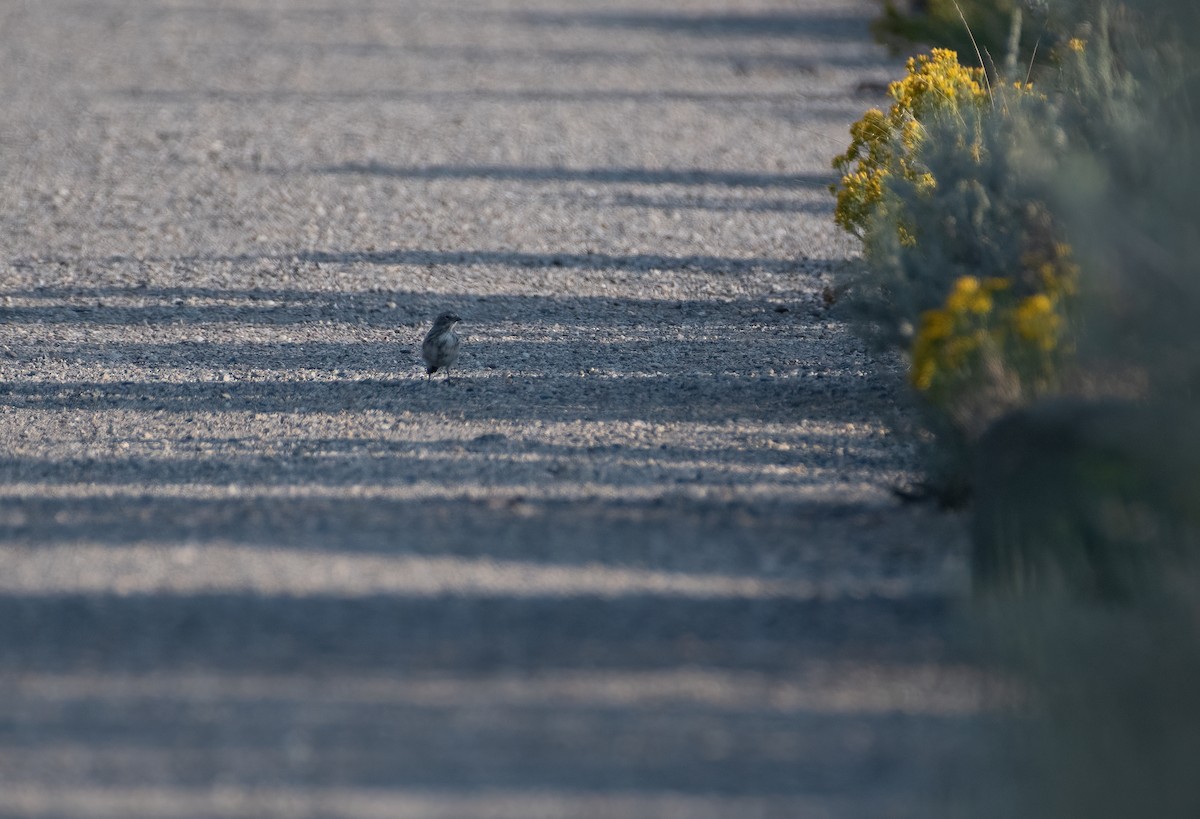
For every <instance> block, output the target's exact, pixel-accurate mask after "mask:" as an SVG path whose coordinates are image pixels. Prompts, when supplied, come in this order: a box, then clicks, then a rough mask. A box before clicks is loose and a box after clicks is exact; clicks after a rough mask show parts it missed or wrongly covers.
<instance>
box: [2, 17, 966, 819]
mask: <svg viewBox="0 0 1200 819" xmlns="http://www.w3.org/2000/svg"><path fill="white" fill-rule="evenodd" d="M875 11H876V6H875V4H874V3H873V2H868V0H786V1H785V0H745V2H725V3H718V2H713V1H712V0H696V1H695V2H687V3H670V2H665V0H654V1H653V2H640V3H637V4H620V3H617V2H601V1H600V0H594V1H590V2H582V0H579V1H577V2H572V1H571V0H520V1H519V2H517V1H516V0H514V2H502V1H500V0H497V2H484V1H483V0H478V2H467V0H450V2H440V1H438V0H425V2H421V0H404V1H401V0H397V2H384V0H339V2H333V1H332V0H316V1H315V2H314V0H225V1H224V2H217V1H216V0H212V1H211V2H203V1H201V2H197V1H196V0H189V2H182V1H181V0H178V1H177V0H92V1H91V2H79V1H78V0H39V2H23V3H22V2H11V3H6V4H4V5H3V6H2V7H0V42H2V43H3V49H0V77H3V82H2V83H0V160H2V161H0V237H2V238H0V241H2V247H3V255H2V258H0V265H2V266H0V291H2V292H0V442H2V444H3V453H2V455H0V793H3V797H0V816H56V817H57V816H62V817H83V816H114V817H117V816H119V817H141V816H220V817H266V816H280V817H306V816H312V817H389V818H393V817H410V816H411V817H520V818H521V819H529V818H530V817H542V816H545V817H676V816H678V817H688V818H689V819H692V818H694V817H699V818H701V819H703V817H739V819H740V817H775V816H780V817H797V816H806V817H808V816H812V817H822V816H829V817H860V816H861V817H890V816H914V817H917V816H921V817H923V816H927V815H929V813H928V809H929V804H928V801H927V800H928V799H929V795H930V794H931V793H938V792H940V791H943V790H945V789H946V787H947V783H948V782H951V781H952V780H953V779H954V777H955V773H954V772H955V771H956V770H957V767H956V766H958V765H959V764H960V763H961V761H962V758H963V747H964V741H965V738H966V737H967V736H968V735H969V734H970V733H971V730H972V726H973V725H974V724H975V722H976V721H977V719H978V717H977V715H976V712H977V711H978V698H977V696H976V694H975V685H974V683H973V682H972V678H971V675H970V673H969V672H967V671H966V670H964V667H963V666H962V664H961V663H960V662H959V661H958V660H957V659H956V656H957V653H956V652H955V651H954V650H953V649H952V648H950V647H949V642H948V623H949V621H950V611H951V608H952V604H953V600H954V599H955V597H956V596H957V595H959V593H960V591H961V589H962V588H963V580H962V577H963V571H962V561H961V538H960V534H959V527H958V523H957V522H956V521H955V520H953V519H951V518H946V517H944V516H940V515H938V514H937V513H934V512H932V511H930V510H927V509H923V508H916V507H908V506H903V505H900V504H899V503H898V502H897V501H895V499H894V498H893V496H892V494H891V492H890V487H891V486H893V485H895V484H897V483H902V482H904V481H907V480H911V478H912V474H911V470H912V468H913V461H912V452H911V450H910V449H909V447H907V446H906V445H905V443H904V441H903V440H901V439H898V438H897V437H895V436H893V435H892V434H891V433H890V431H889V427H890V425H891V424H892V421H893V420H894V419H895V417H896V414H897V413H898V412H900V411H901V410H900V409H899V408H898V406H897V399H896V396H897V395H898V393H899V390H900V386H901V379H902V373H901V372H900V371H899V369H898V368H897V366H896V365H895V363H894V362H890V361H881V360H879V359H878V358H875V357H872V356H871V355H869V354H868V353H867V352H866V351H865V350H864V349H863V347H862V346H861V345H860V344H859V342H857V341H856V340H855V339H854V338H853V337H852V336H851V335H850V334H849V333H848V331H847V328H846V327H845V325H844V324H843V323H841V321H840V320H839V319H838V317H837V315H836V311H834V312H831V311H830V310H829V308H828V304H827V303H826V302H827V299H826V294H827V292H828V290H827V288H828V287H829V285H830V284H831V272H832V271H833V270H834V269H835V268H836V267H837V266H838V265H839V264H842V263H844V261H845V260H846V259H847V258H848V257H849V256H850V255H852V254H853V253H854V251H855V247H854V245H853V243H852V242H850V241H849V240H848V239H847V238H846V237H844V236H843V235H841V234H840V233H839V231H838V230H837V229H836V228H835V227H834V225H833V223H832V205H831V198H830V196H829V194H828V191H827V190H826V185H827V184H828V183H829V182H830V181H832V180H831V171H830V169H829V161H830V157H831V156H833V155H834V154H835V153H837V152H838V151H840V150H841V149H843V148H844V146H845V143H846V141H847V139H848V137H847V127H848V125H849V123H850V122H852V121H853V120H854V119H856V118H857V117H858V116H859V115H861V113H862V111H863V110H865V109H866V108H867V107H869V106H871V105H878V104H880V103H881V99H880V98H879V88H880V86H881V84H882V83H884V82H885V81H886V80H888V79H890V78H892V77H894V76H896V75H897V73H898V64H897V63H896V62H895V61H894V60H890V59H888V58H887V57H886V55H885V54H883V52H882V51H881V50H880V49H879V47H878V46H876V45H874V44H872V42H871V40H870V37H869V34H868V30H867V25H868V21H869V19H870V17H871V16H872V15H873V14H874V13H875ZM443 309H452V310H454V311H455V312H457V313H458V314H459V315H460V316H462V317H463V323H462V325H460V328H459V329H460V332H461V333H462V334H463V336H464V342H463V346H462V355H461V357H460V359H459V362H458V364H457V365H456V367H455V370H454V372H453V378H452V379H451V380H449V381H446V380H444V379H442V378H441V377H440V375H439V376H436V377H435V378H433V379H427V378H426V377H425V375H424V372H423V369H422V368H421V366H420V363H419V352H420V351H419V347H420V340H421V337H422V335H423V334H424V331H425V330H426V329H427V328H428V326H429V323H430V321H431V320H432V318H433V316H434V315H435V314H436V313H438V312H439V311H441V310H443Z"/></svg>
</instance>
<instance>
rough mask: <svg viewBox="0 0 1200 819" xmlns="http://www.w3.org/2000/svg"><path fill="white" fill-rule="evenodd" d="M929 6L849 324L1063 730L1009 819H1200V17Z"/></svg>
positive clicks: (1065, 2)
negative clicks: (887, 360)
mask: <svg viewBox="0 0 1200 819" xmlns="http://www.w3.org/2000/svg"><path fill="white" fill-rule="evenodd" d="M951 10H952V11H953V14H951ZM925 12H926V13H925V14H923V15H918V16H916V17H909V16H905V15H903V14H901V12H899V11H898V10H897V9H896V8H895V7H893V6H891V5H890V4H889V5H888V6H887V11H886V13H885V16H884V20H883V22H882V23H881V26H882V27H884V28H886V29H887V30H888V31H890V32H892V33H893V34H894V35H895V34H904V35H906V36H910V37H918V38H919V39H920V40H922V41H923V42H924V43H926V44H928V45H929V46H931V47H932V48H931V50H929V51H928V52H927V53H923V54H921V55H919V56H916V57H914V58H912V59H910V60H909V62H908V65H907V72H906V75H905V76H904V77H902V78H899V79H897V81H896V82H895V83H893V84H892V86H891V88H890V96H891V105H890V107H889V108H888V110H886V111H884V110H873V111H868V112H866V113H865V114H864V116H863V118H862V119H861V120H860V121H859V122H858V123H856V124H855V125H854V127H853V128H852V130H851V139H850V143H849V146H848V148H847V150H846V152H845V153H843V154H841V155H840V156H838V157H836V158H835V159H834V167H835V168H836V169H837V171H838V172H839V173H840V174H841V180H840V182H839V183H838V184H836V185H835V186H834V190H833V193H834V194H835V195H836V197H837V216H836V218H837V222H838V224H839V225H840V226H841V227H843V228H844V229H845V230H847V231H848V232H850V233H852V234H853V235H855V236H857V237H859V238H860V239H861V240H862V246H863V256H862V259H861V263H859V264H857V265H856V266H855V268H854V269H853V270H852V272H851V273H850V274H849V278H848V280H847V281H846V282H843V286H844V288H845V292H846V293H847V296H846V298H845V300H844V302H843V303H844V305H845V310H846V311H847V314H848V315H849V316H850V317H851V319H852V320H853V321H854V322H855V324H856V326H857V327H858V328H859V330H860V332H861V333H862V334H863V335H864V336H865V337H866V338H868V339H870V340H871V341H872V342H873V343H874V344H876V345H877V346H879V347H880V348H883V349H889V350H895V351H898V352H899V353H900V354H902V355H903V356H904V357H905V358H906V360H907V362H908V367H909V379H908V380H909V388H910V394H911V396H912V400H913V402H914V404H915V405H916V407H917V408H918V412H917V413H916V416H917V417H918V418H919V419H920V421H919V424H917V425H916V426H915V427H914V428H913V429H911V430H908V433H909V434H911V435H912V436H913V438H914V440H916V441H917V442H918V443H919V445H920V448H921V451H922V452H923V453H924V460H923V465H924V469H925V483H924V485H923V486H922V487H921V489H922V491H923V493H924V494H925V495H927V496H928V497H930V498H932V499H936V500H937V501H939V502H941V503H942V504H943V505H946V506H955V507H965V508H966V509H967V510H968V514H969V516H970V519H971V521H972V523H971V528H972V548H973V553H972V575H973V581H974V587H975V593H976V597H977V599H978V601H979V610H980V611H983V612H985V614H986V620H987V622H988V623H989V624H990V628H991V632H990V634H991V639H990V640H988V641H986V642H987V645H988V646H989V647H990V648H991V649H995V654H996V656H997V657H1000V658H1003V661H1004V663H1005V666H1004V667H1005V669H1006V670H1008V671H1009V672H1011V673H1014V674H1016V675H1017V677H1018V678H1020V679H1022V680H1023V681H1024V682H1025V683H1027V685H1026V686H1025V688H1026V690H1027V692H1028V697H1027V698H1025V700H1024V701H1025V705H1026V706H1027V707H1028V708H1029V709H1031V711H1032V712H1034V713H1037V714H1039V715H1040V716H1041V717H1042V718H1041V719H1039V720H1037V721H1036V724H1037V725H1038V726H1039V730H1038V731H1036V732H1024V734H1023V736H1024V742H1025V747H1024V748H1023V749H1022V751H1021V752H1020V753H1019V754H1018V753H1014V757H1016V756H1020V757H1021V758H1022V759H1024V760H1025V763H1024V764H1025V765H1026V766H1027V768H1028V769H1027V770H1025V771H1024V773H1023V774H1022V776H1021V778H1022V780H1023V781H1026V782H1028V783H1029V784H1028V787H1026V788H1022V789H1020V791H1021V792H1020V793H1015V794H1014V793H1009V794H1008V795H1007V796H1006V800H1007V803H1006V807H1005V808H1004V809H1003V810H1001V813H1000V814H998V815H1021V816H1031V817H1039V816H1046V817H1051V816H1053V817H1085V816H1086V817H1090V818H1091V819H1096V818H1097V817H1109V816H1111V817H1117V816H1131V815H1153V816H1156V817H1176V816H1178V817H1184V816H1197V815H1200V787H1197V786H1196V785H1195V784H1194V783H1193V781H1192V776H1191V773H1192V772H1191V770H1190V765H1189V762H1190V761H1192V760H1195V759H1197V758H1200V740H1198V739H1197V738H1196V737H1197V732H1196V731H1195V730H1194V729H1195V726H1196V724H1197V718H1198V717H1200V585H1198V580H1200V571H1198V568H1197V565H1198V563H1200V561H1198V560H1197V557H1198V556H1200V424H1198V423H1197V420H1198V419H1200V321H1197V319H1196V316H1197V315H1200V269H1198V266H1200V229H1198V223H1197V221H1196V217H1195V213H1196V207H1195V203H1194V200H1195V198H1196V193H1195V191H1196V190H1197V189H1198V188H1200V141H1198V137H1200V69H1197V68H1196V66H1197V65H1200V48H1198V47H1197V45H1196V41H1195V32H1196V31H1200V26H1198V25H1197V24H1200V7H1197V5H1196V4H1194V3H1192V2H1189V0H1168V1H1167V2H1150V0H1128V2H1114V1H1112V0H1061V2H1057V3H1054V4H1052V5H1051V7H1050V9H1049V11H1045V10H1043V11H1039V10H1038V9H1037V8H1034V7H1030V6H1022V5H1018V4H1017V3H1015V2H1008V1H1007V0H994V2H986V1H985V0H975V1H974V2H970V3H966V2H963V0H959V2H958V3H957V4H955V3H953V2H951V3H947V4H943V3H938V2H934V0H929V2H928V3H927V4H925ZM1005 19H1007V21H1008V25H1007V29H1006V28H1005V26H1004V25H1002V22H1003V21H1004V20H1005ZM955 21H957V26H954V25H952V23H953V22H955ZM964 22H965V23H967V25H964ZM968 25H969V26H970V30H969V31H968ZM964 36H965V37H966V40H967V42H968V43H969V46H967V48H968V49H969V50H964V48H963V41H962V38H963V37H964ZM1031 38H1032V41H1031ZM1034 734H1036V736H1037V742H1036V743H1033V742H1030V741H1029V740H1030V737H1032V736H1033V735H1034ZM1014 802H1019V803H1021V804H1020V805H1019V806H1017V805H1014V804H1013V803H1014ZM998 810H1000V809H999V808H998ZM1004 811H1009V812H1007V813H1006V812H1004Z"/></svg>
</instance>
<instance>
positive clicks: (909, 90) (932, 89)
mask: <svg viewBox="0 0 1200 819" xmlns="http://www.w3.org/2000/svg"><path fill="white" fill-rule="evenodd" d="M907 72H908V74H907V76H906V77H904V79H901V80H897V81H896V82H893V83H892V84H891V85H890V86H889V87H888V94H889V95H890V96H891V97H892V99H893V100H894V102H893V103H892V106H891V107H890V108H889V109H888V111H887V113H886V114H885V113H884V112H883V111H880V110H879V109H878V108H872V109H871V110H870V111H867V113H866V114H864V115H863V117H862V119H860V120H859V121H858V122H856V123H854V125H852V126H851V127H850V137H851V141H850V147H849V148H847V150H846V152H845V153H844V154H842V155H841V156H838V157H837V158H836V159H834V160H833V167H834V168H835V169H836V170H837V171H838V172H840V173H841V174H842V178H841V181H840V182H839V183H836V184H834V185H832V186H831V188H830V189H831V191H832V192H833V193H834V194H835V195H836V196H837V210H836V212H835V214H834V219H835V221H836V222H837V224H838V225H839V226H841V227H842V228H844V229H845V230H847V231H849V232H850V233H853V234H855V235H856V236H860V237H861V236H862V235H863V234H864V232H865V230H866V226H867V223H868V221H869V220H870V218H871V215H872V213H873V211H874V210H875V208H876V206H877V205H878V204H879V202H880V201H881V200H882V199H883V185H884V180H885V179H886V178H887V177H888V176H892V175H896V176H898V177H900V178H903V179H907V180H908V181H910V182H913V183H915V184H916V185H918V187H932V186H933V185H934V184H936V182H935V180H934V178H933V176H932V175H930V174H929V173H928V172H927V171H925V170H923V169H922V168H921V167H920V165H919V163H918V162H917V160H916V152H917V148H918V146H919V145H920V142H921V134H922V126H921V122H922V120H925V119H927V118H929V117H931V116H933V115H934V114H936V113H938V112H943V111H948V112H953V111H956V110H958V109H959V108H960V107H962V106H967V105H978V104H980V103H981V102H982V101H983V100H984V99H986V96H987V92H986V91H985V89H984V87H983V85H982V84H981V83H982V80H983V70H982V69H979V68H966V67H964V66H962V65H960V64H959V62H958V55H957V54H956V53H955V52H954V51H951V50H949V49H945V48H935V49H933V51H931V52H930V53H929V54H922V55H920V56H918V57H913V58H910V59H909V61H908V64H907Z"/></svg>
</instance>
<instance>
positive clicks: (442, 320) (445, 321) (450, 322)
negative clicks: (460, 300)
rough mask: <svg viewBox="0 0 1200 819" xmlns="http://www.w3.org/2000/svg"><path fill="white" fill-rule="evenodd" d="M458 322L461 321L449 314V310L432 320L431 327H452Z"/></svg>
mask: <svg viewBox="0 0 1200 819" xmlns="http://www.w3.org/2000/svg"><path fill="white" fill-rule="evenodd" d="M460 321H462V319H460V318H459V317H458V316H457V315H455V314H454V313H451V312H450V311H449V310H447V311H446V312H444V313H440V314H439V315H438V317H437V318H436V319H434V321H433V326H434V327H453V326H454V325H455V324H458V323H459V322H460Z"/></svg>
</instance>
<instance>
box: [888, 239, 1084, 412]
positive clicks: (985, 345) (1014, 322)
mask: <svg viewBox="0 0 1200 819" xmlns="http://www.w3.org/2000/svg"><path fill="white" fill-rule="evenodd" d="M1056 252H1061V253H1064V254H1069V252H1070V249H1069V247H1067V246H1066V245H1057V246H1056ZM1039 272H1040V273H1041V274H1043V275H1049V274H1047V271H1045V270H1041V271H1039ZM1073 276H1074V267H1073V265H1072V264H1071V263H1070V262H1069V258H1068V257H1067V256H1064V260H1063V262H1062V265H1061V266H1060V267H1059V268H1057V269H1056V270H1055V271H1053V273H1052V276H1051V277H1052V280H1047V281H1045V284H1046V285H1047V286H1046V289H1045V290H1044V291H1042V292H1035V293H1032V294H1030V295H1026V296H1023V297H1018V296H1016V295H1015V294H1014V293H1013V290H1014V286H1013V282H1012V280H1011V279H1008V278H989V279H984V280H982V281H981V280H980V279H978V278H977V277H975V276H961V277H959V279H958V280H957V281H956V282H955V283H954V287H953V289H951V291H950V294H949V295H948V296H946V300H945V302H944V303H943V305H942V306H941V307H939V308H937V309H934V310H926V311H925V312H924V313H922V314H921V320H920V326H919V327H918V328H917V334H916V338H915V339H914V341H913V345H912V369H911V371H910V373H909V378H910V380H911V382H912V385H913V386H914V387H916V388H917V389H918V390H920V391H921V392H924V393H927V394H929V393H931V392H936V393H939V394H940V396H941V398H942V399H949V398H952V397H953V395H952V394H953V393H955V392H957V391H961V390H963V389H969V385H970V384H971V382H972V379H973V377H974V376H975V375H976V373H975V370H976V369H977V365H978V363H979V358H980V356H981V355H983V354H984V353H985V352H987V353H991V354H992V355H993V358H994V360H996V361H1001V362H1005V364H1006V366H1009V367H1011V368H1014V369H1015V371H1016V375H1017V378H1018V380H1019V381H1021V382H1022V383H1027V382H1028V383H1031V384H1032V383H1034V382H1036V381H1038V380H1040V379H1044V378H1045V377H1046V376H1047V375H1048V374H1049V373H1051V372H1053V366H1052V362H1051V361H1050V360H1048V358H1047V357H1048V356H1051V355H1052V354H1054V353H1055V351H1056V350H1058V348H1059V346H1060V343H1061V341H1062V339H1063V335H1064V332H1065V330H1066V319H1065V317H1064V309H1065V304H1064V301H1065V300H1066V298H1067V297H1069V296H1070V295H1071V294H1073V292H1074V287H1075V285H1074V282H1073V280H1072V279H1073ZM931 397H934V396H931ZM935 400H937V399H936V397H935Z"/></svg>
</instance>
